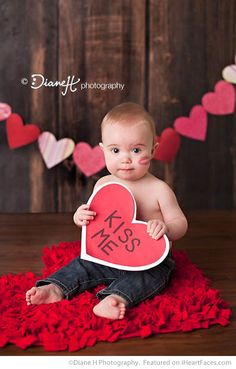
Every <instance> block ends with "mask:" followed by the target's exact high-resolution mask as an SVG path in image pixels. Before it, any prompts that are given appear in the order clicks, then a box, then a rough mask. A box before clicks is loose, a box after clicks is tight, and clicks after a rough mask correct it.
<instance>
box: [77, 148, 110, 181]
mask: <svg viewBox="0 0 236 369" xmlns="http://www.w3.org/2000/svg"><path fill="white" fill-rule="evenodd" d="M73 159H74V162H75V164H76V165H77V167H78V168H79V170H80V171H81V172H82V173H84V174H85V175H86V176H87V177H89V176H91V175H93V174H95V173H97V172H99V171H100V170H101V169H103V168H104V167H105V159H104V154H103V151H102V149H101V148H100V147H99V146H95V147H93V148H92V147H91V146H90V145H89V144H87V143H86V142H79V143H78V144H77V145H76V146H75V150H74V152H73Z"/></svg>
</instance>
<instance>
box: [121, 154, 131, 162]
mask: <svg viewBox="0 0 236 369" xmlns="http://www.w3.org/2000/svg"><path fill="white" fill-rule="evenodd" d="M131 161H132V160H131V157H130V156H129V155H127V154H125V155H124V156H123V157H122V163H131Z"/></svg>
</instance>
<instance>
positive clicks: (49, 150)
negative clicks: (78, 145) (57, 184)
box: [38, 132, 75, 169]
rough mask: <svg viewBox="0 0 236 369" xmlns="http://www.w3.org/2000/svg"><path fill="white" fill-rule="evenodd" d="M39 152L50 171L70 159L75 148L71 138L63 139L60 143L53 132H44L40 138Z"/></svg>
mask: <svg viewBox="0 0 236 369" xmlns="http://www.w3.org/2000/svg"><path fill="white" fill-rule="evenodd" d="M38 144H39V150H40V152H41V155H42V157H43V160H44V161H45V164H46V166H47V168H48V169H50V168H52V167H54V166H55V165H57V164H59V163H61V162H62V161H63V160H65V159H66V158H68V157H69V156H70V155H71V154H72V152H73V150H74V147H75V143H74V141H73V140H71V139H70V138H62V139H60V140H59V141H57V140H56V138H55V136H54V135H53V134H52V133H51V132H43V133H42V134H41V135H40V136H39V138H38Z"/></svg>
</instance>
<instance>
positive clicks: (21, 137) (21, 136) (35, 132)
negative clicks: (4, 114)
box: [6, 114, 40, 149]
mask: <svg viewBox="0 0 236 369" xmlns="http://www.w3.org/2000/svg"><path fill="white" fill-rule="evenodd" d="M6 128H7V139H8V145H9V147H10V148H11V149H16V148H17V147H21V146H25V145H28V144H30V143H32V142H34V141H36V140H37V139H38V137H39V135H40V130H39V127H38V126H36V125H35V124H27V125H26V126H24V124H23V120H22V118H21V117H20V115H18V114H11V115H10V117H9V118H8V119H7V126H6Z"/></svg>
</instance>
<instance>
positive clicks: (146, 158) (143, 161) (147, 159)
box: [138, 156, 151, 165]
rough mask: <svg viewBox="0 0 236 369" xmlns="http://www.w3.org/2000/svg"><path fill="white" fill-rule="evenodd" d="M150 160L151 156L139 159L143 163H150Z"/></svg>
mask: <svg viewBox="0 0 236 369" xmlns="http://www.w3.org/2000/svg"><path fill="white" fill-rule="evenodd" d="M150 161H151V157H150V156H143V157H142V158H140V159H139V161H138V163H139V164H141V165H147V164H149V163H150Z"/></svg>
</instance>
